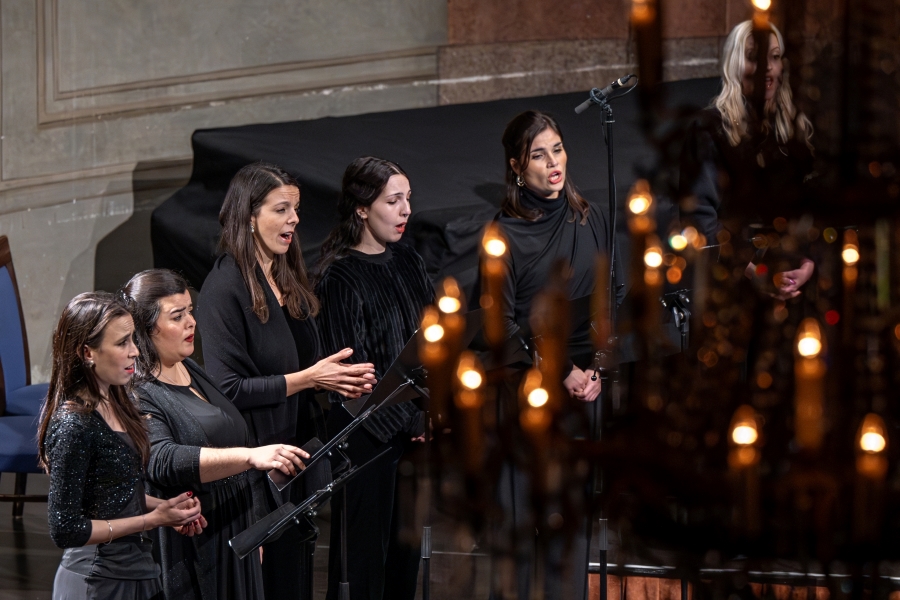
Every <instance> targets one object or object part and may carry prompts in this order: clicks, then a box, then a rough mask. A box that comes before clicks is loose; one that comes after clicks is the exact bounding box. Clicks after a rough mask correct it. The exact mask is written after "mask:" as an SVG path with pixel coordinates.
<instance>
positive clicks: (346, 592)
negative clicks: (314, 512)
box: [338, 487, 350, 600]
mask: <svg viewBox="0 0 900 600" xmlns="http://www.w3.org/2000/svg"><path fill="white" fill-rule="evenodd" d="M343 493H344V503H343V505H342V506H341V583H340V586H339V588H338V596H340V600H350V582H349V581H348V579H347V488H346V487H345V488H344V490H343Z"/></svg>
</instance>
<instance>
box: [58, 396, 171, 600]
mask: <svg viewBox="0 0 900 600" xmlns="http://www.w3.org/2000/svg"><path fill="white" fill-rule="evenodd" d="M45 444H46V449H47V457H48V460H49V463H50V493H49V495H48V499H47V516H48V520H49V525H50V537H51V538H52V539H53V542H54V543H55V544H56V545H57V546H59V547H60V548H65V549H66V550H65V552H64V553H63V558H62V562H61V563H60V565H59V569H58V570H57V573H56V579H55V581H54V585H53V598H54V599H55V600H56V599H65V600H82V599H85V600H86V599H87V598H98V597H99V598H112V599H119V598H122V599H124V598H129V599H133V598H153V599H161V598H162V588H161V587H160V583H159V566H158V565H157V564H156V562H154V560H153V556H152V554H151V546H152V544H151V542H150V540H149V538H148V537H146V535H142V534H132V535H127V536H123V537H121V538H117V539H115V540H113V542H112V543H110V544H91V545H88V546H86V545H85V544H86V543H87V541H88V539H90V536H91V529H92V525H91V520H113V519H121V518H125V517H132V516H137V515H141V514H144V513H145V512H146V505H145V498H144V486H143V469H142V467H141V461H140V456H139V454H138V453H137V451H136V450H135V447H134V443H133V442H132V440H131V438H130V437H129V436H128V435H127V434H126V433H124V432H116V431H113V430H112V429H110V427H109V426H108V425H107V424H106V422H105V421H104V420H103V418H102V417H101V416H100V415H99V414H98V413H97V412H96V411H93V412H90V413H87V414H85V413H79V412H75V411H74V410H70V409H68V408H66V407H65V406H63V407H62V408H60V409H58V410H57V411H56V413H55V414H54V415H53V417H52V419H51V420H50V425H49V427H48V428H47V435H46V438H45Z"/></svg>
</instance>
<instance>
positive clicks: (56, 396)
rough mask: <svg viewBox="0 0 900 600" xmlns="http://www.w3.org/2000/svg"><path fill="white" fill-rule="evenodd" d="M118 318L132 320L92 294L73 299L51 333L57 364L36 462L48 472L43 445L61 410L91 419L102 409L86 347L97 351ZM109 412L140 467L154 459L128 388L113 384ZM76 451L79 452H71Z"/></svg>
mask: <svg viewBox="0 0 900 600" xmlns="http://www.w3.org/2000/svg"><path fill="white" fill-rule="evenodd" d="M119 317H129V318H130V315H129V314H128V310H127V309H126V308H125V305H124V303H123V302H122V301H121V300H120V299H119V298H117V297H116V296H114V295H112V294H108V293H106V292H88V293H85V294H79V295H77V296H75V297H74V298H72V300H70V301H69V303H68V304H67V305H66V307H65V308H64V309H63V311H62V314H61V315H60V317H59V323H57V325H56V330H55V331H54V332H53V365H52V368H51V369H52V370H51V372H50V389H49V390H48V392H47V401H46V402H45V403H44V406H43V408H42V410H41V423H40V426H39V427H38V458H39V459H40V463H41V466H42V467H44V470H46V471H47V472H48V473H49V472H50V467H51V465H50V461H49V458H48V456H47V448H46V445H45V443H44V441H45V438H46V436H47V428H48V427H49V426H50V420H51V419H52V418H53V415H54V414H55V413H56V411H57V410H60V409H65V410H71V411H73V412H77V413H82V414H89V413H90V412H92V411H94V410H96V408H97V405H99V404H100V401H101V398H100V386H99V384H98V383H97V377H96V375H95V373H94V371H93V369H92V368H91V367H90V366H88V364H87V363H85V361H84V348H85V346H87V347H88V348H93V349H96V348H99V347H100V344H101V343H103V336H104V334H105V333H106V328H107V326H108V325H109V324H110V323H111V322H112V321H113V320H114V319H117V318H119ZM108 394H109V395H108V398H107V400H108V402H109V407H110V409H111V410H112V411H113V413H115V415H116V418H117V419H118V420H119V423H121V424H122V426H123V427H125V431H126V433H128V435H129V437H131V439H132V440H133V441H134V444H135V446H136V447H137V450H138V454H139V455H140V457H141V464H143V465H146V464H147V460H148V459H149V458H150V441H149V439H148V437H147V429H146V427H145V426H144V421H143V419H141V415H140V412H139V411H138V408H137V404H136V402H135V400H134V398H133V397H132V396H131V394H130V392H129V390H127V389H126V388H125V386H121V385H111V386H109V392H108ZM72 451H73V452H75V451H76V450H75V449H73V450H72Z"/></svg>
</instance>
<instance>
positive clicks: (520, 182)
mask: <svg viewBox="0 0 900 600" xmlns="http://www.w3.org/2000/svg"><path fill="white" fill-rule="evenodd" d="M516 185H517V186H519V187H525V180H524V179H522V176H521V175H516Z"/></svg>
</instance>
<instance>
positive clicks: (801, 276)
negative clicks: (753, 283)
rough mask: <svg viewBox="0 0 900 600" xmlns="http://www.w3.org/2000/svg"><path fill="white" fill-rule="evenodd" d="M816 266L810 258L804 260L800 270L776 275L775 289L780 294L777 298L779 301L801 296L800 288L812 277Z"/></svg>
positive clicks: (776, 295) (777, 294)
mask: <svg viewBox="0 0 900 600" xmlns="http://www.w3.org/2000/svg"><path fill="white" fill-rule="evenodd" d="M815 268H816V265H815V263H814V262H813V261H811V260H809V259H808V258H804V259H803V263H802V264H801V265H800V268H799V269H793V270H791V271H785V272H783V273H776V274H775V277H774V281H775V287H776V288H778V292H777V293H776V294H775V297H776V298H778V299H779V300H788V299H790V298H796V297H797V296H799V295H800V288H801V287H803V285H804V284H805V283H806V282H807V281H809V279H810V278H811V277H812V274H813V271H814V270H815Z"/></svg>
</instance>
